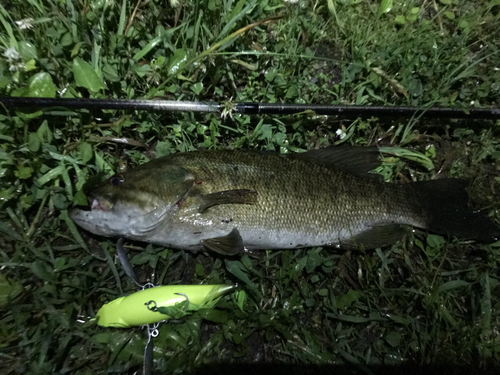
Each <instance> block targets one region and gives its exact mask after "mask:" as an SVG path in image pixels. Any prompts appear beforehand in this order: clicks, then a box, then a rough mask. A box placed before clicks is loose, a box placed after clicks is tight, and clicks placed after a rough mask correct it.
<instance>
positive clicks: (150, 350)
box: [116, 238, 189, 375]
mask: <svg viewBox="0 0 500 375" xmlns="http://www.w3.org/2000/svg"><path fill="white" fill-rule="evenodd" d="M116 250H117V254H118V259H119V261H120V263H121V265H122V268H123V271H124V272H125V274H126V275H127V276H128V277H129V278H130V279H131V280H132V281H133V282H134V284H136V285H137V286H138V287H139V288H141V290H145V289H149V288H156V287H157V285H154V284H153V283H151V282H150V281H148V282H146V283H145V284H144V285H142V284H141V283H140V282H139V279H138V277H137V275H136V273H135V271H134V268H133V266H132V264H131V263H130V260H129V259H128V256H127V254H126V253H125V249H124V247H123V238H120V239H119V240H118V242H117V243H116ZM174 294H177V295H180V296H183V297H184V298H185V299H186V304H185V306H184V307H183V308H182V309H181V310H182V311H186V310H187V308H188V307H189V297H188V296H187V294H184V293H174ZM145 306H146V308H147V309H148V310H151V311H155V312H157V311H158V307H157V303H156V301H154V300H151V301H149V302H146V303H145ZM162 322H168V320H163V321H161V322H157V323H154V324H147V325H145V327H146V329H147V332H148V340H147V342H146V345H145V347H144V355H143V361H142V373H143V375H151V374H152V373H153V359H154V358H153V354H154V338H156V337H158V335H159V334H160V332H159V330H158V327H159V326H160V323H162Z"/></svg>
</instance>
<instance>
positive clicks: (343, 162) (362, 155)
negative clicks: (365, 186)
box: [287, 146, 382, 179]
mask: <svg viewBox="0 0 500 375" xmlns="http://www.w3.org/2000/svg"><path fill="white" fill-rule="evenodd" d="M379 155H380V153H379V152H378V148H376V147H363V146H337V147H326V148H321V149H319V150H311V151H307V152H303V153H297V154H287V156H288V157H291V158H297V159H300V160H304V161H307V162H309V163H314V164H318V165H321V166H323V167H325V168H340V169H343V170H344V171H346V172H350V173H353V174H356V175H362V176H365V177H372V178H378V179H381V178H382V176H380V175H379V174H376V173H369V172H370V171H372V170H373V169H375V168H377V167H378V166H380V163H381V162H380V160H379Z"/></svg>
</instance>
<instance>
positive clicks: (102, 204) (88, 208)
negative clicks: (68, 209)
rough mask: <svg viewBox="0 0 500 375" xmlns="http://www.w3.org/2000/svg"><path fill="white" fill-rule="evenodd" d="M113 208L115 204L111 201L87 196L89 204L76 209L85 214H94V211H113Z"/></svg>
mask: <svg viewBox="0 0 500 375" xmlns="http://www.w3.org/2000/svg"><path fill="white" fill-rule="evenodd" d="M112 208H113V203H111V202H110V201H109V200H107V199H105V198H101V197H96V196H89V195H87V204H86V205H79V206H78V207H77V208H76V209H78V210H79V211H84V212H92V211H104V212H108V211H111V209H112Z"/></svg>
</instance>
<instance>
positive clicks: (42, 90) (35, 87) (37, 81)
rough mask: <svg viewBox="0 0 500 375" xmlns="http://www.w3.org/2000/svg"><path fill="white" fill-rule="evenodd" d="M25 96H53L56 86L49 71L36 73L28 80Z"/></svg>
mask: <svg viewBox="0 0 500 375" xmlns="http://www.w3.org/2000/svg"><path fill="white" fill-rule="evenodd" d="M27 96H32V97H36V98H55V96H56V86H54V82H52V77H51V76H50V74H49V73H44V72H42V73H37V74H35V75H34V76H33V77H31V78H30V79H29V81H28V92H27Z"/></svg>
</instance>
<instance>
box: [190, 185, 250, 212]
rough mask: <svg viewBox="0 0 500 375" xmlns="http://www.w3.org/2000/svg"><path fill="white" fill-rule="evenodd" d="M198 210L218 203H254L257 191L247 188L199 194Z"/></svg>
mask: <svg viewBox="0 0 500 375" xmlns="http://www.w3.org/2000/svg"><path fill="white" fill-rule="evenodd" d="M200 200H201V205H200V208H199V211H200V212H203V211H205V210H206V209H207V208H209V207H212V206H216V205H219V204H235V203H236V204H254V203H255V202H257V192H255V191H253V190H248V189H237V190H225V191H218V192H216V193H212V194H207V195H201V196H200Z"/></svg>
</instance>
